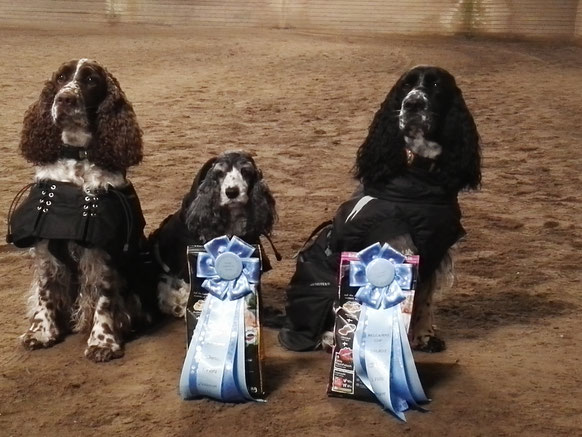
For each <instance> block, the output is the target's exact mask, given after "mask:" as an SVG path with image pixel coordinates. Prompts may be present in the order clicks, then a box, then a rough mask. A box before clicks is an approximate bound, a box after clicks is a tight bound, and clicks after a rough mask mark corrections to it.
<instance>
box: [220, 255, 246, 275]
mask: <svg viewBox="0 0 582 437" xmlns="http://www.w3.org/2000/svg"><path fill="white" fill-rule="evenodd" d="M214 268H215V269H216V273H217V274H218V276H220V277H221V278H222V279H224V280H227V281H232V280H233V279H236V278H238V277H239V276H240V274H241V273H242V270H243V264H242V261H241V259H240V258H239V257H238V255H236V254H234V253H232V252H224V253H221V254H220V255H218V256H217V257H216V261H215V263H214Z"/></svg>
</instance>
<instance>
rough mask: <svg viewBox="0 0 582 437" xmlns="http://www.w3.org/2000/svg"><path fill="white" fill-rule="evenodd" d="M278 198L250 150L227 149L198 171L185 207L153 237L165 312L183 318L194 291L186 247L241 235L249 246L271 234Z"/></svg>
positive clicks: (184, 204) (186, 197)
mask: <svg viewBox="0 0 582 437" xmlns="http://www.w3.org/2000/svg"><path fill="white" fill-rule="evenodd" d="M276 218H277V214H276V210H275V199H274V198H273V196H272V194H271V191H270V190H269V188H268V186H267V184H266V182H265V181H264V179H263V175H262V172H261V170H260V169H259V168H258V167H257V165H256V163H255V161H254V159H253V158H252V157H251V155H250V154H248V153H246V152H241V151H236V152H225V153H223V154H221V155H219V156H218V157H215V158H212V159H210V160H209V161H208V162H206V163H205V164H204V165H203V167H202V168H201V169H200V171H199V173H198V175H197V176H196V178H195V179H194V181H193V183H192V186H191V188H190V191H189V192H188V193H187V194H186V195H185V197H184V199H183V201H182V205H181V207H180V208H179V209H178V211H176V212H175V213H174V214H172V215H170V216H169V217H167V218H166V219H165V220H164V221H163V222H162V224H161V225H160V227H159V228H158V229H157V230H156V231H155V232H154V233H153V234H152V235H151V236H150V243H151V245H152V247H153V248H154V253H155V254H156V257H157V259H158V262H159V264H160V266H161V267H162V269H163V271H162V272H161V274H160V278H159V282H158V304H159V307H160V310H161V311H162V312H163V313H165V314H170V315H173V316H176V317H183V316H184V314H185V311H186V303H187V300H188V294H189V290H190V286H189V279H190V278H189V275H188V266H187V258H186V250H187V246H188V245H191V244H204V243H206V242H208V241H209V240H212V239H213V238H216V237H219V236H222V235H228V236H230V237H231V236H238V237H240V238H242V239H243V240H245V241H246V242H247V243H249V244H259V237H260V236H261V235H264V236H266V237H269V236H270V234H271V231H272V228H273V225H274V223H275V221H276Z"/></svg>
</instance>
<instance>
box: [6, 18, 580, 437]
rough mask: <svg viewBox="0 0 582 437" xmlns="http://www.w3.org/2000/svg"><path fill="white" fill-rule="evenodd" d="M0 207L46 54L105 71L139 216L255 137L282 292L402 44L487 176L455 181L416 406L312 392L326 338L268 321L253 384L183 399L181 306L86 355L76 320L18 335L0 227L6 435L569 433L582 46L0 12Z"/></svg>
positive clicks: (17, 164) (20, 284)
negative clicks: (118, 343)
mask: <svg viewBox="0 0 582 437" xmlns="http://www.w3.org/2000/svg"><path fill="white" fill-rule="evenodd" d="M0 40H1V41H2V45H0V59H1V60H2V64H1V65H0V102H1V103H0V108H1V114H2V115H1V117H0V151H1V168H2V171H1V172H0V222H1V223H5V222H6V214H7V211H8V207H9V204H10V202H11V200H12V198H13V197H14V195H15V194H16V192H17V191H18V190H19V189H20V188H21V187H22V186H23V185H24V184H25V183H27V182H29V181H30V179H31V176H32V168H31V166H30V165H29V164H27V163H26V162H25V161H24V160H23V159H22V158H21V157H20V156H19V154H18V151H17V145H18V138H19V132H20V128H21V123H22V116H23V113H24V111H25V109H26V108H27V107H28V105H30V104H31V103H32V102H33V101H34V100H35V99H36V98H37V96H38V94H39V92H40V89H41V86H42V83H43V81H44V80H46V79H48V78H49V77H50V75H51V73H52V71H54V70H55V69H56V68H57V67H58V66H59V65H60V64H61V62H64V61H67V60H69V59H73V58H80V57H91V58H94V59H96V60H98V61H99V62H101V63H102V64H104V65H105V66H107V67H108V69H109V70H110V71H111V72H112V73H114V75H115V76H116V77H117V78H118V79H119V80H120V82H121V84H122V87H123V88H124V90H125V92H126V94H127V95H128V97H129V98H130V100H131V101H132V102H133V104H134V107H135V110H136V112H137V115H138V118H139V121H140V124H141V126H142V128H143V130H144V133H145V160H144V162H143V164H142V165H140V166H139V167H137V168H134V169H132V170H131V171H130V178H131V179H132V181H133V182H134V185H135V186H136V189H137V190H138V193H139V194H140V197H141V202H142V206H143V208H144V213H145V216H146V219H147V222H148V225H147V231H148V232H149V231H151V230H153V229H155V227H156V226H157V225H158V224H159V223H160V221H161V220H162V219H163V218H164V217H165V216H166V215H167V214H169V213H170V212H172V211H174V209H175V208H177V206H178V204H179V201H180V199H181V197H182V195H183V194H184V192H185V190H186V189H187V187H189V185H190V182H191V179H192V177H193V176H194V174H195V172H196V171H197V169H198V168H199V166H200V165H201V164H202V163H203V162H205V161H206V159H207V158H208V157H210V156H211V155H213V154H216V153H219V152H221V151H223V150H227V149H246V150H248V151H251V152H253V153H254V154H255V155H256V159H257V162H258V163H259V165H260V166H261V167H262V168H263V171H264V174H265V177H266V180H267V181H268V183H269V185H270V187H271V188H272V190H273V191H274V194H275V197H276V199H277V205H278V211H279V215H280V220H279V222H278V224H277V226H276V232H275V238H274V241H275V243H276V245H277V247H278V249H279V250H280V251H281V252H282V254H283V255H284V257H285V259H284V260H283V261H282V262H279V263H276V265H275V269H274V270H273V271H272V272H270V273H268V274H266V275H265V276H264V277H263V291H264V300H265V302H266V304H267V305H275V306H277V307H280V308H282V307H283V305H284V290H285V287H286V284H287V283H288V281H289V279H290V277H291V274H292V272H293V269H294V262H293V260H292V259H291V256H292V255H293V253H294V252H295V251H296V250H297V249H298V248H299V247H300V245H301V243H302V241H303V240H304V239H305V238H306V237H307V235H308V234H309V232H310V231H311V230H312V229H313V228H314V226H315V225H317V224H319V223H320V222H321V221H323V220H324V219H327V218H329V217H330V216H331V215H332V214H333V212H334V211H335V209H336V207H337V206H338V205H339V203H340V202H342V201H343V200H345V199H346V198H347V196H348V194H349V193H350V192H351V191H352V189H353V188H354V186H355V182H354V181H353V180H352V178H351V176H350V173H349V170H350V167H351V166H352V164H353V162H354V157H355V152H356V149H357V148H358V146H359V145H360V143H361V142H362V140H363V139H364V137H365V135H366V132H367V128H368V125H369V123H370V121H371V119H372V116H373V114H374V112H375V111H376V109H377V108H378V107H379V105H380V102H381V101H382V100H383V99H384V97H385V95H386V93H387V91H388V89H389V88H390V87H391V86H392V84H393V83H394V81H395V80H396V78H397V77H398V76H399V75H400V74H401V73H402V72H403V71H405V70H406V69H407V68H409V67H411V66H414V65H416V64H436V65H439V66H442V67H445V68H447V69H449V70H450V71H451V72H452V73H453V74H454V75H455V76H456V77H457V79H458V82H459V84H460V86H461V88H462V89H463V91H464V95H465V97H466V100H467V102H468V105H469V107H470V108H471V110H472V111H473V113H474V116H475V119H476V122H477V125H478V127H479V131H480V134H481V136H482V139H483V156H484V168H483V188H482V190H481V191H479V192H476V193H467V194H463V195H462V196H461V199H460V201H461V206H462V209H463V213H464V219H463V224H464V226H465V228H466V229H467V231H468V237H467V239H466V241H465V242H464V243H463V244H462V246H461V249H460V251H459V256H458V258H457V274H458V277H457V281H456V285H455V287H454V289H453V290H452V291H451V292H449V293H446V294H444V295H442V296H440V298H439V308H438V312H437V322H438V326H439V328H440V332H441V334H442V336H443V337H444V338H445V339H446V340H447V342H448V349H447V350H446V351H445V352H442V353H439V354H421V353H417V354H416V355H415V358H416V360H417V363H418V368H419V372H420V375H421V378H422V380H423V382H424V386H425V388H426V390H427V392H428V394H429V396H430V397H431V398H432V402H431V403H430V404H429V409H430V412H429V413H420V412H414V411H412V412H408V413H407V419H408V422H407V423H400V422H398V421H397V420H396V419H394V418H393V417H392V416H390V415H389V414H387V413H385V412H383V411H382V409H381V408H380V407H379V406H377V405H374V404H370V403H364V402H358V401H352V400H345V399H337V398H328V397H327V396H326V381H327V374H328V369H329V364H330V356H329V355H328V354H326V353H325V352H313V353H302V354H299V353H291V352H287V351H285V350H283V349H281V347H280V346H279V345H278V343H277V341H276V331H273V330H265V338H266V352H267V359H266V363H265V365H266V375H267V384H268V387H267V388H268V391H269V393H268V402H266V403H260V404H259V403H247V404H244V405H228V404H221V403H218V402H214V401H210V400H200V401H182V400H181V399H180V397H179V396H178V393H177V387H178V378H179V373H180V369H181V367H182V363H183V359H184V354H185V327H184V322H183V321H182V320H173V321H170V322H168V323H166V324H164V325H163V326H160V327H159V328H158V329H156V330H154V331H153V332H151V333H149V334H148V335H145V336H142V337H140V338H138V339H136V340H134V341H132V342H130V343H129V344H128V345H127V346H126V354H125V357H123V358H122V359H118V360H114V361H112V362H110V363H106V364H94V363H92V362H89V361H88V360H86V359H85V358H84V357H83V350H84V341H85V339H84V338H81V336H79V335H72V336H69V337H67V338H66V340H65V341H64V342H63V343H60V344H58V345H56V346H54V347H53V348H50V349H47V350H40V351H35V352H28V351H26V350H24V349H23V348H22V347H21V346H20V344H19V342H18V337H19V335H20V334H22V333H23V332H24V331H25V330H26V328H27V319H26V316H25V300H26V295H27V292H28V287H29V284H30V279H31V270H30V267H29V260H28V255H27V253H26V252H25V251H19V250H14V249H12V248H11V247H8V246H6V245H5V244H2V245H1V246H0V277H1V282H0V284H1V289H2V290H1V293H2V304H1V305H0V435H2V436H41V435H42V436H53V435H55V436H56V435H59V436H69V435H106V436H116V435H120V436H145V435H149V436H194V435H207V436H214V435H224V436H226V435H232V436H254V435H257V436H261V437H270V436H300V435H301V436H331V435H343V436H386V435H394V434H396V433H397V434H404V435H410V436H443V435H448V436H451V437H461V436H514V435H520V436H573V435H582V390H581V387H582V371H581V370H580V369H581V368H582V362H581V357H582V354H581V353H580V345H581V344H582V333H581V332H582V331H581V330H580V318H579V313H580V311H581V305H582V298H581V295H580V293H581V292H580V289H581V286H582V284H581V283H580V281H581V273H580V267H579V264H578V263H579V261H578V257H579V254H580V252H581V250H582V231H581V229H582V220H581V219H580V217H581V216H582V204H581V202H580V201H581V198H582V178H581V176H580V175H581V174H582V148H581V147H580V145H581V144H582V128H581V127H580V120H582V107H581V106H580V102H581V101H582V86H581V85H580V84H581V79H582V47H579V46H578V47H577V46H571V45H565V44H558V43H556V44H549V43H533V42H507V41H505V42H503V41H491V40H481V39H466V38H452V39H449V38H447V39H444V38H443V39H441V38H425V39H411V38H408V39H403V38H388V37H379V36H370V37H364V36H361V37H356V36H331V35H315V34H307V33H297V32H293V31H289V30H261V31H259V30H238V31H228V32H227V31H224V32H221V31H213V30H204V31H198V30H194V29H187V30H186V29H178V30H176V29H170V28H162V27H143V26H142V27H133V28H120V27H111V28H107V29H99V30H98V29H91V28H85V29H79V30H74V31H73V30H62V29H44V30H38V29H36V30H24V29H7V28H3V29H2V28H0Z"/></svg>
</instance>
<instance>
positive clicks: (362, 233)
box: [279, 168, 465, 351]
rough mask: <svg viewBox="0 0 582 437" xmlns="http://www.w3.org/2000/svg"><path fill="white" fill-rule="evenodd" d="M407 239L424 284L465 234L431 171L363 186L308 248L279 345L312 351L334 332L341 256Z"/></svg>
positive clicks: (450, 198)
mask: <svg viewBox="0 0 582 437" xmlns="http://www.w3.org/2000/svg"><path fill="white" fill-rule="evenodd" d="M403 235H409V236H410V237H411V239H412V241H413V243H414V245H415V246H416V253H417V254H418V255H420V266H419V274H420V279H421V280H426V279H427V278H429V277H430V275H431V274H432V273H434V271H435V270H436V268H437V267H438V266H439V264H440V262H441V261H442V259H443V257H444V256H445V254H446V252H447V251H448V250H449V249H450V248H451V246H452V245H453V244H455V243H456V242H457V241H458V240H459V239H460V238H462V237H463V236H464V235H465V231H464V229H463V227H462V226H461V211H460V208H459V204H458V201H457V196H456V194H451V193H447V192H446V191H445V190H444V189H443V187H442V186H440V185H438V184H436V183H435V182H434V181H433V179H432V175H431V173H430V172H429V171H425V170H422V169H416V168H410V169H408V171H407V172H406V173H405V174H404V175H402V176H397V177H395V178H393V179H392V180H391V181H390V182H389V183H388V184H386V185H385V186H383V187H381V188H372V187H365V188H364V190H363V192H362V193H359V194H358V195H357V196H355V197H353V198H352V199H350V200H348V201H346V202H344V203H343V204H342V205H341V206H340V207H339V208H338V210H337V212H336V215H335V217H334V219H333V222H332V224H331V225H329V226H328V227H326V228H324V229H323V231H322V232H320V233H319V235H318V236H317V237H316V238H315V240H314V241H313V243H312V244H310V245H308V246H306V247H304V249H302V251H301V252H300V253H299V255H298V258H297V265H296V270H295V274H294V275H293V277H292V278H291V282H290V284H289V288H288V289H287V305H286V320H285V324H284V327H283V328H282V329H281V332H280V333H279V341H280V342H281V344H282V345H283V346H284V347H286V348H287V349H291V350H297V351H301V350H313V349H316V348H317V347H318V346H319V343H320V339H321V335H322V333H323V332H324V331H325V330H329V329H331V324H332V323H333V316H332V306H333V301H334V300H335V299H336V297H337V293H338V283H337V278H338V267H339V256H340V254H341V252H358V251H360V250H362V249H364V248H366V247H368V246H369V245H371V244H374V243H377V242H380V243H384V242H390V241H391V240H393V239H395V238H396V237H399V236H403Z"/></svg>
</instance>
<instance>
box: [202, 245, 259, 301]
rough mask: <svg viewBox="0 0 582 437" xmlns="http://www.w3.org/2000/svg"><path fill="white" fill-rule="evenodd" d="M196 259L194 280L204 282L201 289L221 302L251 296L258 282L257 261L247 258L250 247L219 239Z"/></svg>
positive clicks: (251, 249) (251, 248)
mask: <svg viewBox="0 0 582 437" xmlns="http://www.w3.org/2000/svg"><path fill="white" fill-rule="evenodd" d="M204 248H205V249H206V253H201V254H200V255H199V256H198V261H197V266H196V267H197V270H196V276H198V277H199V278H204V282H203V283H202V287H203V288H205V289H206V290H208V292H209V293H210V294H212V295H213V296H215V297H217V298H219V299H221V300H223V299H225V298H226V297H227V296H228V298H229V299H231V300H232V299H238V298H240V297H243V296H245V295H247V294H248V293H251V292H253V291H254V289H255V284H256V283H258V282H259V276H260V268H261V267H260V261H259V259H258V258H251V257H250V256H251V255H252V254H253V252H254V251H255V249H254V247H253V246H251V245H250V244H247V243H246V242H244V241H243V240H241V239H240V238H238V237H236V236H235V237H232V239H229V238H228V237H226V236H224V237H219V238H215V239H214V240H211V241H209V242H208V243H206V244H205V245H204Z"/></svg>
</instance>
